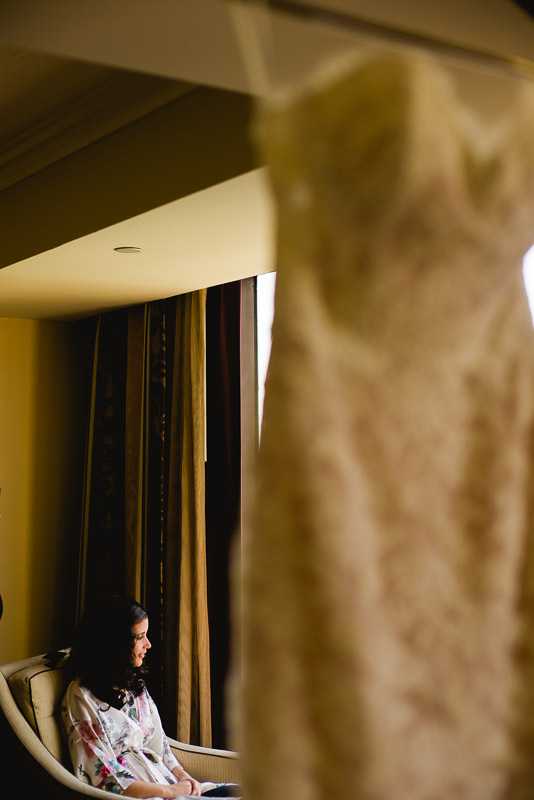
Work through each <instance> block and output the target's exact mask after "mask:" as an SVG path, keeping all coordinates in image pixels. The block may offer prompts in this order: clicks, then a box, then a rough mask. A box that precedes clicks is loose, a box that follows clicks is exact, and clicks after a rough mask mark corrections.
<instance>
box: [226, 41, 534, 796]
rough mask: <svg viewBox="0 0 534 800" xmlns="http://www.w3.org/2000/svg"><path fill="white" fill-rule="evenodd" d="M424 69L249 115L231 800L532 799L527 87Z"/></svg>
mask: <svg viewBox="0 0 534 800" xmlns="http://www.w3.org/2000/svg"><path fill="white" fill-rule="evenodd" d="M510 105H511V106H512V108H513V112H512V113H511V114H507V115H504V114H503V118H502V120H501V122H499V123H494V124H492V125H489V124H488V125H484V124H483V123H482V122H481V121H478V122H477V120H476V119H474V118H473V115H472V114H471V113H470V112H469V110H468V109H466V108H465V106H464V105H463V103H462V101H461V100H460V98H459V97H458V95H457V93H456V90H455V86H454V83H453V81H452V79H451V78H450V77H449V75H448V73H446V72H445V70H444V69H442V68H440V67H439V66H436V65H435V64H434V63H433V62H432V61H431V60H430V59H423V58H421V59H418V58H412V57H403V56H398V57H396V56H391V57H389V56H388V57H376V58H370V59H362V60H361V61H360V62H358V63H355V64H352V65H351V66H350V67H345V68H343V69H340V70H339V71H337V72H335V71H334V70H332V71H331V72H330V73H329V74H328V75H327V76H326V77H324V78H323V79H318V80H317V81H315V82H311V81H310V83H309V85H308V86H307V87H303V88H301V89H300V90H299V91H298V92H295V93H294V94H293V95H292V96H291V97H286V98H284V99H282V100H278V101H274V100H273V101H272V102H270V103H269V104H268V105H266V106H264V107H263V108H262V110H261V113H260V114H259V117H258V120H257V136H258V141H259V142H260V147H261V149H262V152H263V154H264V155H265V157H266V159H267V162H268V164H269V170H270V180H271V186H272V191H273V196H274V200H275V203H276V208H277V262H276V269H277V287H276V296H275V317H274V325H273V341H272V351H271V361H270V366H269V372H268V376H267V381H266V391H265V405H264V416H263V423H262V441H261V446H260V454H259V464H258V474H257V492H256V496H255V498H254V502H253V509H254V525H253V528H252V530H251V531H250V532H245V538H244V543H243V594H242V605H241V607H242V625H243V637H242V652H243V688H242V717H241V722H240V731H239V737H240V748H241V749H242V751H243V761H244V764H243V766H244V785H245V793H246V795H247V796H248V797H250V798H251V800H268V799H269V800H270V799H271V798H273V797H285V798H291V800H323V799H324V798H351V800H352V798H354V800H497V799H499V800H504V799H505V798H506V800H510V799H511V798H513V800H519V798H521V800H527V798H530V799H531V798H532V797H534V652H533V647H534V540H533V534H534V520H533V515H532V500H533V499H534V492H533V484H532V473H533V470H532V466H533V433H534V430H533V422H534V334H533V331H532V321H531V317H530V313H529V308H528V302H527V298H526V296H525V292H524V288H523V282H522V270H521V265H522V256H523V254H524V252H525V251H526V250H527V249H528V247H529V246H530V245H531V244H532V242H534V92H533V90H532V88H531V87H529V86H527V85H526V84H525V85H520V82H519V81H518V82H517V86H516V87H515V89H514V96H513V97H511V99H510Z"/></svg>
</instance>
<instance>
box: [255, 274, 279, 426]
mask: <svg viewBox="0 0 534 800" xmlns="http://www.w3.org/2000/svg"><path fill="white" fill-rule="evenodd" d="M275 286H276V272H268V273H266V274H265V275H258V277H257V279H256V336H257V342H256V347H257V359H258V430H259V432H260V434H261V420H262V417H263V398H264V390H265V378H266V376H267V368H268V366H269V358H270V356H271V328H272V324H273V317H274V290H275Z"/></svg>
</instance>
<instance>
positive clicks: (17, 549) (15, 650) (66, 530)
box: [0, 319, 87, 663]
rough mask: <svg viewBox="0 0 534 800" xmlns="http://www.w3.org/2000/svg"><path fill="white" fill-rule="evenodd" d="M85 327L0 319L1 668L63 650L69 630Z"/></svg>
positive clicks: (80, 471) (82, 422)
mask: <svg viewBox="0 0 534 800" xmlns="http://www.w3.org/2000/svg"><path fill="white" fill-rule="evenodd" d="M85 326H86V323H84V324H82V323H60V322H46V321H37V320H17V319H0V489H1V493H0V514H1V517H0V593H1V594H2V597H3V601H4V615H3V617H2V619H1V620H0V663H5V662H7V661H12V660H15V659H18V658H25V657H27V656H30V655H35V654H36V653H40V652H44V651H46V650H48V649H51V648H52V647H56V646H61V645H62V644H65V641H64V639H65V636H67V635H68V631H69V629H70V626H71V625H72V622H73V605H74V598H75V586H76V554H77V533H78V525H79V514H80V503H81V488H82V480H83V463H82V462H83V459H82V453H83V438H84V433H85V413H86V408H85V397H86V388H87V384H86V380H87V372H86V369H85V366H86V364H87V361H86V357H85V353H86V350H85V345H84V335H83V332H84V330H85Z"/></svg>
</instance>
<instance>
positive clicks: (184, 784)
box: [169, 778, 201, 797]
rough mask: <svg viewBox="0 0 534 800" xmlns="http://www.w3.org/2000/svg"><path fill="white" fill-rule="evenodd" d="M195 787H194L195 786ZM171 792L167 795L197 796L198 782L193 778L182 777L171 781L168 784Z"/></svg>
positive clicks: (198, 791)
mask: <svg viewBox="0 0 534 800" xmlns="http://www.w3.org/2000/svg"><path fill="white" fill-rule="evenodd" d="M195 787H196V788H195ZM169 790H170V792H171V794H170V795H169V797H181V796H182V795H184V794H185V795H186V796H189V795H193V796H194V797H197V796H198V795H199V794H200V791H201V789H200V784H199V783H198V781H196V780H194V778H184V779H183V780H181V781H178V783H171V785H170V786H169Z"/></svg>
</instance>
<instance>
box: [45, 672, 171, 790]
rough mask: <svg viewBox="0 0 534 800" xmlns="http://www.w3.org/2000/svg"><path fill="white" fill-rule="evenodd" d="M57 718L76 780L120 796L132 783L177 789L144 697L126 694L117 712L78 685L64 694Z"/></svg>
mask: <svg viewBox="0 0 534 800" xmlns="http://www.w3.org/2000/svg"><path fill="white" fill-rule="evenodd" d="M61 718H62V723H63V728H64V730H65V734H66V737H67V741H68V745H69V752H70V755H71V759H72V764H73V767H74V772H75V774H76V775H77V777H78V778H80V779H81V780H83V781H85V782H86V783H88V784H90V785H92V786H96V787H98V788H99V789H104V790H105V791H109V792H114V793H117V794H120V793H121V792H123V791H124V790H125V789H127V788H128V786H130V784H132V783H133V782H134V781H135V780H141V781H150V782H153V783H163V784H167V783H177V778H176V777H175V776H174V775H173V773H172V769H173V768H174V767H177V766H179V763H178V761H177V760H176V758H175V757H174V755H173V753H172V751H171V748H170V745H169V743H168V741H167V738H166V736H165V733H164V732H163V728H162V726H161V720H160V716H159V713H158V710H157V708H156V706H155V704H154V701H153V700H152V698H151V697H150V695H149V693H148V692H147V691H146V689H145V691H144V692H143V693H142V694H141V695H139V697H134V696H133V694H132V693H131V692H127V693H126V700H125V704H124V706H123V707H122V708H121V709H120V710H119V709H116V708H113V707H112V706H109V705H107V703H102V702H101V701H100V700H98V699H97V698H96V697H95V696H94V694H93V693H92V692H90V691H89V689H86V688H85V687H84V686H80V682H79V681H78V680H74V681H72V683H71V684H69V686H68V688H67V692H66V694H65V698H64V700H63V703H62V706H61Z"/></svg>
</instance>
